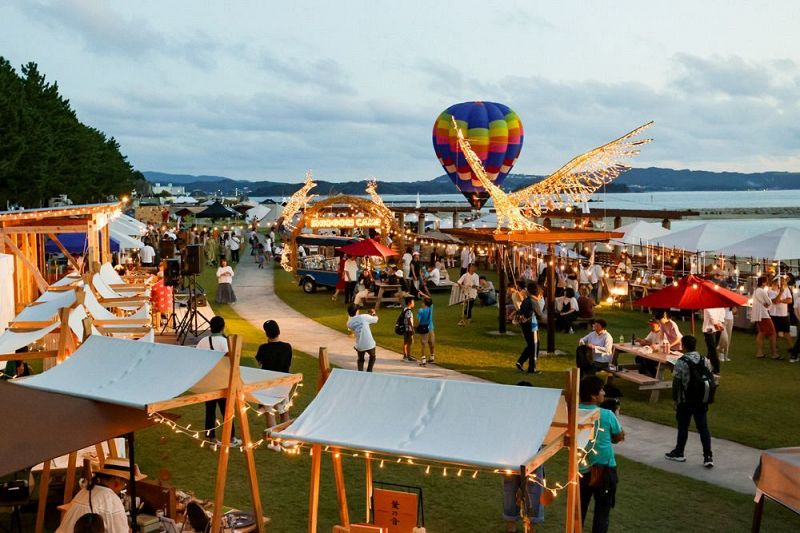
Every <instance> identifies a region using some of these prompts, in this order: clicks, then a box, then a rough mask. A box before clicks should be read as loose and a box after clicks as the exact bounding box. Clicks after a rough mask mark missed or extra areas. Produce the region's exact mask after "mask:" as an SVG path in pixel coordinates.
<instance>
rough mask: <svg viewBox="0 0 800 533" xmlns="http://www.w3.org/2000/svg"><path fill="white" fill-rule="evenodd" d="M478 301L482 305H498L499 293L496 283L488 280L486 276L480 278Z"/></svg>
mask: <svg viewBox="0 0 800 533" xmlns="http://www.w3.org/2000/svg"><path fill="white" fill-rule="evenodd" d="M478 300H480V302H481V305H494V304H496V303H497V291H496V290H495V288H494V283H492V282H491V281H489V280H488V279H486V276H479V277H478Z"/></svg>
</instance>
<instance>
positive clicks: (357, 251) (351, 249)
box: [339, 239, 398, 258]
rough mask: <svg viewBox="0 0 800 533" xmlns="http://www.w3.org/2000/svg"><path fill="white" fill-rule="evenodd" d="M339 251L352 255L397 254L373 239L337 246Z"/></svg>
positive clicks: (386, 255)
mask: <svg viewBox="0 0 800 533" xmlns="http://www.w3.org/2000/svg"><path fill="white" fill-rule="evenodd" d="M339 251H340V252H343V253H346V254H347V255H350V256H353V257H383V258H386V257H391V256H393V255H398V254H397V252H395V251H394V250H392V249H391V248H388V247H386V246H384V245H382V244H381V243H379V242H378V241H375V240H373V239H364V240H363V241H358V242H354V243H353V244H348V245H345V246H342V247H341V248H339Z"/></svg>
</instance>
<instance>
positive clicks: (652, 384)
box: [609, 342, 683, 403]
mask: <svg viewBox="0 0 800 533" xmlns="http://www.w3.org/2000/svg"><path fill="white" fill-rule="evenodd" d="M620 355H633V356H639V357H643V358H645V359H649V360H651V361H655V362H656V363H658V367H656V376H655V377H650V376H648V375H645V374H640V373H639V372H638V368H639V367H638V365H636V364H620V363H619V357H620ZM682 355H683V354H682V353H681V352H670V353H664V352H660V351H654V350H648V349H646V348H645V347H644V346H639V345H638V344H631V343H629V342H620V343H615V344H614V353H613V355H612V358H611V365H610V367H609V372H610V373H611V374H612V375H613V376H614V377H618V378H620V379H624V380H626V381H630V382H633V383H636V384H638V385H639V390H649V391H651V392H650V403H656V402H657V401H658V397H659V393H660V391H661V390H663V389H671V388H672V379H671V378H670V379H669V380H667V379H665V378H664V374H665V372H666V371H667V369H670V370H671V369H672V367H673V366H674V365H675V361H677V360H678V359H680V357H681V356H682ZM612 368H613V369H614V370H611V369H612Z"/></svg>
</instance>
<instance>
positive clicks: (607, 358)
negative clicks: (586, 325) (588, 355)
mask: <svg viewBox="0 0 800 533" xmlns="http://www.w3.org/2000/svg"><path fill="white" fill-rule="evenodd" d="M606 327H608V324H607V323H606V321H605V320H603V319H602V318H596V319H595V321H594V322H593V323H592V331H591V332H590V333H589V334H588V335H585V336H584V337H581V339H580V340H579V341H578V345H579V346H588V347H590V348H591V349H592V361H593V363H594V365H595V367H598V368H605V367H608V364H609V363H610V362H611V358H612V355H613V350H614V339H613V338H612V337H611V334H610V333H609V332H608V331H606Z"/></svg>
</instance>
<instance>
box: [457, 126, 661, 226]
mask: <svg viewBox="0 0 800 533" xmlns="http://www.w3.org/2000/svg"><path fill="white" fill-rule="evenodd" d="M652 124H653V123H652V122H648V123H647V124H645V125H644V126H640V127H638V128H636V129H635V130H633V131H631V132H630V133H627V134H625V135H623V136H622V137H620V138H619V139H616V140H613V141H611V142H610V143H607V144H604V145H603V146H600V147H598V148H595V149H594V150H590V151H588V152H586V153H585V154H581V155H579V156H577V157H575V158H574V159H572V161H570V162H569V163H567V164H566V165H564V166H563V167H561V168H560V169H558V170H557V171H556V172H554V173H553V174H551V175H550V176H548V177H546V178H545V179H543V180H542V181H540V182H538V183H535V184H533V185H531V186H529V187H525V188H523V189H520V190H518V191H516V192H513V193H505V192H504V191H503V190H502V189H500V187H498V186H497V185H495V184H493V183H492V182H491V181H490V180H489V179H488V178H487V176H486V172H485V170H484V169H483V165H482V164H481V160H480V159H479V158H478V156H477V155H476V154H475V152H474V151H473V150H472V148H471V147H470V145H469V141H468V140H467V139H466V138H465V137H464V133H463V132H462V131H461V129H460V128H459V127H458V124H457V123H456V121H455V119H453V127H454V128H455V129H456V130H457V132H458V146H459V149H460V150H461V152H462V153H463V154H464V157H465V158H466V159H467V162H468V163H469V166H470V168H471V169H472V171H473V173H474V174H475V176H476V177H477V178H478V180H479V181H480V182H481V185H482V186H483V187H484V188H485V189H486V190H487V191H488V192H489V194H490V196H491V197H492V200H493V201H494V207H495V211H496V213H497V228H498V230H499V229H500V228H504V227H505V228H508V229H511V230H530V231H547V228H545V227H544V226H541V225H539V224H537V223H535V222H534V221H533V220H531V218H532V217H538V216H540V215H541V214H542V213H545V212H548V211H554V210H556V209H564V208H568V207H571V206H574V205H576V204H580V203H583V202H587V201H588V200H589V198H591V196H592V193H594V192H595V191H596V190H598V189H599V188H600V187H602V186H603V185H606V184H608V183H610V182H611V181H613V180H614V179H615V178H616V177H617V176H619V175H620V174H621V173H622V172H625V171H626V170H629V169H630V168H631V167H630V166H628V165H626V164H625V161H627V160H629V159H630V158H632V157H633V156H635V155H636V154H638V153H639V152H640V150H639V147H640V146H642V145H644V144H647V143H650V142H652V139H638V140H635V139H634V137H637V136H638V135H639V134H641V133H642V132H643V131H644V130H646V129H647V128H649V127H650V126H652Z"/></svg>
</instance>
